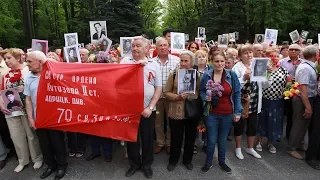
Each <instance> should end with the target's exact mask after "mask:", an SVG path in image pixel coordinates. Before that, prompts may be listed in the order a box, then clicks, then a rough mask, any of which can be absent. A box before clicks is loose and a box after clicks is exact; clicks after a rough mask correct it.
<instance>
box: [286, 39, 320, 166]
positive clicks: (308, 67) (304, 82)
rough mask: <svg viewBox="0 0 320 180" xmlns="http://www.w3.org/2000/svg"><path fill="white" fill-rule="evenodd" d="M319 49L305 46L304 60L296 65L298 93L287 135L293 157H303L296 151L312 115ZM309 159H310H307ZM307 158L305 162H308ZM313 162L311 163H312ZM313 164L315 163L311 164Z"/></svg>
mask: <svg viewBox="0 0 320 180" xmlns="http://www.w3.org/2000/svg"><path fill="white" fill-rule="evenodd" d="M289 49H290V48H289ZM318 55H319V50H318V48H317V47H315V46H312V45H310V46H307V47H306V48H305V49H304V50H303V56H304V57H305V60H303V61H302V62H301V64H300V65H299V66H298V68H297V71H296V75H295V79H296V82H298V83H299V84H300V94H298V95H297V96H295V97H293V100H292V102H293V104H294V106H293V120H292V122H293V123H292V129H291V132H290V136H289V143H288V147H287V153H288V154H289V155H291V156H292V157H294V158H297V159H303V157H302V156H301V155H300V154H299V153H298V152H297V151H296V150H297V149H298V147H299V145H300V143H301V141H302V140H303V138H304V136H305V134H306V132H307V130H308V126H309V123H310V119H311V117H312V108H313V101H314V99H315V97H316V96H317V85H318V82H317V72H316V65H315V62H316V61H317V58H318ZM309 160H310V161H311V159H309ZM310 161H308V159H307V162H310ZM312 164H313V163H312ZM313 165H315V164H313Z"/></svg>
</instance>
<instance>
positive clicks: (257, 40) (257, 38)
mask: <svg viewBox="0 0 320 180" xmlns="http://www.w3.org/2000/svg"><path fill="white" fill-rule="evenodd" d="M263 41H264V34H256V35H255V38H254V43H256V44H261V43H263Z"/></svg>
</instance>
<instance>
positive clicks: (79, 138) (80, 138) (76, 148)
mask: <svg viewBox="0 0 320 180" xmlns="http://www.w3.org/2000/svg"><path fill="white" fill-rule="evenodd" d="M67 136H68V148H69V152H70V153H84V151H85V149H86V135H85V134H82V133H74V132H67Z"/></svg>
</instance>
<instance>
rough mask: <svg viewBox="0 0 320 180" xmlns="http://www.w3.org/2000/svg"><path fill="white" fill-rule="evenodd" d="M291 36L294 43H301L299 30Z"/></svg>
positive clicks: (290, 34)
mask: <svg viewBox="0 0 320 180" xmlns="http://www.w3.org/2000/svg"><path fill="white" fill-rule="evenodd" d="M289 36H290V38H291V41H292V42H293V43H295V42H297V41H299V38H300V35H299V32H298V30H294V31H292V32H291V33H289Z"/></svg>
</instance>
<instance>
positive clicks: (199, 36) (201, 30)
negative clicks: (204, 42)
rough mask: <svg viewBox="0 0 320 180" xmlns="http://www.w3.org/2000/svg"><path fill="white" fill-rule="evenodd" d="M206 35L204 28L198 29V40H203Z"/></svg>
mask: <svg viewBox="0 0 320 180" xmlns="http://www.w3.org/2000/svg"><path fill="white" fill-rule="evenodd" d="M205 35H206V28H204V27H198V38H201V39H204V38H205Z"/></svg>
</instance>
